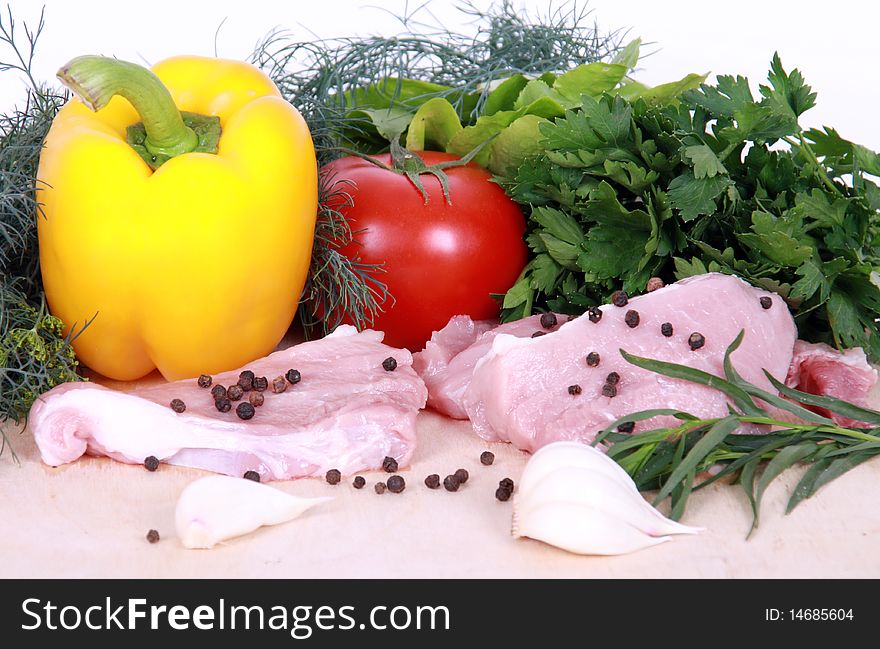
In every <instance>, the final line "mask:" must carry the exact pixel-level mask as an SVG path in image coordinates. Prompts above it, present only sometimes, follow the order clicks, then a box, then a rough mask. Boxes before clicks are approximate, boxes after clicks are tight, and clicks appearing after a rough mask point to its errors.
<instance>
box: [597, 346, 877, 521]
mask: <svg viewBox="0 0 880 649" xmlns="http://www.w3.org/2000/svg"><path fill="white" fill-rule="evenodd" d="M743 335H744V332H740V334H739V335H738V336H737V337H736V339H735V340H734V341H733V342H732V343H731V344H730V346H729V347H728V348H727V351H726V352H725V355H724V370H725V376H724V378H721V377H718V376H715V375H713V374H708V373H706V372H703V371H700V370H697V369H694V368H691V367H687V366H685V365H678V364H676V363H668V362H665V361H658V360H652V359H648V358H642V357H639V356H633V355H632V354H628V353H627V352H625V351H624V350H620V353H621V354H622V355H623V357H624V358H625V359H626V360H627V361H628V362H630V363H632V364H633V365H636V366H637V367H641V368H643V369H646V370H650V371H652V372H656V373H658V374H661V375H663V376H668V377H672V378H677V379H681V380H685V381H690V382H692V383H696V384H699V385H705V386H707V387H711V388H714V389H717V390H720V391H721V392H723V393H724V394H726V395H727V397H728V398H729V399H730V400H731V402H732V407H731V412H730V414H729V415H727V416H726V417H720V418H712V419H700V418H698V417H695V416H694V415H692V414H690V413H688V412H684V411H678V410H670V409H663V410H645V411H641V412H636V413H632V414H628V415H626V416H624V417H621V418H620V419H618V420H617V421H614V422H611V423H610V424H609V425H608V426H607V427H606V428H605V429H604V430H602V431H601V432H600V433H599V435H597V436H596V439H595V441H594V444H600V443H605V444H608V445H609V448H608V455H609V457H611V458H613V459H614V460H616V461H617V462H618V463H619V464H620V465H621V466H622V467H623V468H624V469H625V470H626V471H627V472H628V473H629V474H630V475H631V476H632V477H633V480H634V481H635V483H636V485H637V486H638V488H639V489H640V490H653V489H656V490H658V492H657V496H656V498H655V501H654V503H655V504H658V503H659V502H661V501H662V500H664V499H665V498H667V497H669V498H670V501H671V510H672V517H673V518H675V519H678V518H680V517H681V515H682V514H683V513H684V511H685V506H686V504H687V499H688V496H689V495H690V494H691V492H693V491H696V490H698V489H702V488H703V487H706V486H708V485H710V484H712V483H713V482H715V481H716V480H719V479H721V478H723V477H726V476H738V481H739V484H740V485H741V487H742V488H743V490H744V491H745V493H746V497H747V498H748V500H749V503H750V504H751V508H752V514H753V519H752V527H751V530H750V532H749V533H750V534H751V531H753V530H754V529H755V528H756V527H757V525H758V520H759V514H760V507H761V498H762V496H763V495H764V492H765V491H766V489H767V487H768V485H769V484H770V483H771V482H772V481H773V480H774V479H775V478H777V477H778V476H779V475H780V474H781V473H782V472H783V471H784V470H786V469H788V468H790V467H792V466H794V465H795V464H798V463H804V464H809V465H810V468H809V469H808V471H807V472H806V473H805V474H804V475H803V477H802V478H801V480H800V482H798V484H797V486H796V487H795V488H794V491H793V492H792V494H791V496H790V497H789V501H788V506H787V508H786V513H788V512H790V511H791V510H793V509H794V508H795V507H796V506H797V505H798V504H799V503H800V502H801V501H803V500H805V499H806V498H809V497H810V496H812V495H813V494H814V493H816V491H818V490H819V488H820V487H822V486H823V485H825V484H827V483H828V482H830V481H831V480H833V479H834V478H836V477H838V476H840V475H842V474H843V473H845V472H846V471H848V470H850V469H852V468H854V467H855V466H858V465H859V464H860V463H862V462H864V461H865V460H868V459H870V458H872V457H875V456H877V455H880V412H877V411H874V410H870V409H867V408H862V407H861V406H856V405H854V404H851V403H847V402H845V401H842V400H840V399H835V398H832V397H816V396H815V395H811V394H806V393H803V392H800V391H798V390H794V389H792V388H787V387H785V386H784V385H782V384H781V383H779V381H777V380H776V379H774V378H773V377H771V376H770V375H769V374H768V375H767V377H768V379H769V380H770V381H771V383H772V384H773V387H774V388H775V389H777V390H779V391H780V393H782V394H783V395H785V396H786V397H787V399H782V398H780V397H779V396H777V395H776V394H771V393H770V392H767V391H765V390H763V389H761V388H759V387H757V386H755V385H752V384H750V383H748V382H747V381H745V380H744V379H743V378H742V377H741V376H739V374H737V372H736V370H735V369H734V368H733V364H732V363H731V361H730V355H731V354H732V353H733V352H734V351H735V350H736V349H737V348H738V347H739V345H740V343H741V342H742V339H743ZM756 399H757V400H761V401H763V402H765V403H768V404H770V405H772V406H774V407H776V408H779V409H781V410H784V411H786V412H788V413H790V414H792V415H794V416H795V417H796V418H797V419H798V420H800V421H802V422H803V423H792V422H790V421H782V420H780V419H778V418H774V417H773V416H772V415H771V414H770V413H769V412H768V411H767V409H766V408H765V407H763V406H761V405H759V404H760V401H757V400H756ZM805 405H813V406H821V407H822V408H825V409H826V410H828V411H830V412H832V413H835V414H838V415H841V416H844V417H848V418H852V419H855V420H856V421H860V422H863V423H864V424H865V425H864V426H851V427H847V426H841V425H838V424H836V423H835V422H834V421H833V420H832V419H830V418H829V417H825V416H824V415H821V414H818V413H816V412H813V411H811V410H807V409H806V408H805V407H804V406H805ZM661 415H666V416H672V417H675V418H676V419H678V420H680V422H681V423H679V424H676V425H674V426H668V427H665V428H655V429H651V430H645V431H641V432H638V433H635V434H621V433H618V432H615V430H616V427H617V426H619V425H621V424H623V423H625V422H628V421H643V420H647V419H651V418H653V417H657V416H661ZM756 425H759V426H766V427H767V428H768V430H770V432H768V433H766V434H739V433H738V432H737V431H738V430H739V429H740V428H741V427H743V426H756ZM718 466H720V467H721V468H720V471H718V472H716V473H714V475H712V476H711V477H709V478H707V479H705V480H703V481H702V482H699V483H698V482H697V476H699V475H700V474H703V473H704V472H706V471H708V470H709V469H710V468H712V467H718ZM762 467H763V470H762Z"/></svg>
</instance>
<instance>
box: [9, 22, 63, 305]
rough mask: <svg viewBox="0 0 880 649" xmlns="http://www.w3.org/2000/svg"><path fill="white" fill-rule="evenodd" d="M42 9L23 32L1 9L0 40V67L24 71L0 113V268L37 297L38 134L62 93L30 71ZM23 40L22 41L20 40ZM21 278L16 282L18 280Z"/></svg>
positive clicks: (60, 102) (59, 103) (35, 299)
mask: <svg viewBox="0 0 880 649" xmlns="http://www.w3.org/2000/svg"><path fill="white" fill-rule="evenodd" d="M44 24H45V22H44V18H43V14H42V13H41V14H40V21H39V24H38V25H37V27H36V29H34V30H31V29H29V28H28V26H27V25H26V24H24V25H22V29H23V36H24V38H23V39H20V38H19V37H20V36H21V35H22V32H21V31H18V29H17V28H18V25H17V24H16V22H15V21H14V20H13V17H12V10H11V9H9V8H7V16H6V17H5V19H4V16H3V15H2V14H0V45H5V46H7V47H8V48H9V49H10V50H11V53H12V61H10V62H0V72H6V71H13V72H19V73H21V74H23V75H24V76H25V77H26V78H27V80H28V82H29V83H30V86H29V87H28V88H27V90H26V92H27V94H26V99H25V105H24V108H20V109H19V108H16V109H13V110H12V111H11V112H9V113H7V114H4V115H0V273H2V274H4V275H6V276H7V277H10V278H15V277H20V278H22V281H23V284H21V286H22V289H23V290H24V291H25V293H26V295H27V296H29V297H30V298H32V301H33V303H38V302H39V299H40V298H39V291H40V288H41V287H40V271H39V262H38V260H39V255H38V252H37V230H36V219H37V215H38V213H39V206H38V205H37V201H36V197H35V192H34V190H35V188H36V176H37V164H38V163H39V158H40V151H41V150H42V146H43V139H44V138H45V137H46V133H48V132H49V127H50V126H51V125H52V120H53V119H54V118H55V114H56V113H57V112H58V109H59V108H60V107H61V106H62V105H63V104H64V102H65V101H66V100H67V95H66V94H63V93H59V92H56V91H54V90H52V89H49V88H47V87H45V86H42V85H40V84H39V83H38V82H37V81H36V80H35V79H34V76H33V74H32V72H31V64H32V62H33V58H34V51H35V48H36V43H37V40H38V38H39V36H40V34H41V32H42V31H43V27H44ZM19 40H24V43H21V44H20V43H19ZM19 283H21V282H19Z"/></svg>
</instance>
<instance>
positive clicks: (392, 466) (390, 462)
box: [382, 455, 397, 473]
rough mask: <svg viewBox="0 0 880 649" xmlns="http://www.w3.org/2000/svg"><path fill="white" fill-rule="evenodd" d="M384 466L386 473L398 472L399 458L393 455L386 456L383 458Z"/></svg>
mask: <svg viewBox="0 0 880 649" xmlns="http://www.w3.org/2000/svg"><path fill="white" fill-rule="evenodd" d="M382 468H383V469H384V470H385V472H386V473H396V472H397V460H395V459H394V458H393V457H390V456H387V455H386V456H385V459H384V460H382Z"/></svg>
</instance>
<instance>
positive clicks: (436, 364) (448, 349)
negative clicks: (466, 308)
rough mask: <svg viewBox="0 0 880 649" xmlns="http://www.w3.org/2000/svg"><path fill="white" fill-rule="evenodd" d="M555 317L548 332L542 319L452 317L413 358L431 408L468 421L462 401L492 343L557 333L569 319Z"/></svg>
mask: <svg viewBox="0 0 880 649" xmlns="http://www.w3.org/2000/svg"><path fill="white" fill-rule="evenodd" d="M554 315H555V314H554ZM555 317H556V322H557V324H556V325H554V326H552V327H550V328H549V329H545V328H544V327H542V326H541V316H540V315H533V316H529V317H527V318H522V319H521V320H516V321H515V322H508V323H506V324H503V325H498V323H497V322H495V321H492V320H477V321H474V320H471V319H470V318H469V317H468V316H466V315H457V316H453V317H452V318H451V319H450V320H449V323H448V324H447V325H446V326H445V327H443V329H441V330H440V331H435V332H434V333H433V335H432V336H431V340H429V341H428V342H427V344H426V345H425V349H424V350H422V351H420V352H417V353H415V354H413V369H415V371H416V372H418V374H419V376H421V377H422V380H423V381H424V382H425V385H426V386H427V387H428V405H429V406H430V407H431V408H433V409H434V410H436V411H437V412H440V413H442V414H444V415H446V416H447V417H452V418H453V419H467V418H468V416H467V413H466V412H465V410H464V405H463V403H462V398H463V397H464V392H465V390H466V389H467V387H468V386H469V385H470V383H471V377H472V376H473V373H474V367H475V366H476V364H477V361H478V360H480V359H481V358H482V357H483V356H485V355H486V353H487V352H488V351H489V348H490V347H491V346H492V339H493V338H494V337H495V336H497V335H498V334H508V335H511V336H517V337H518V338H524V337H531V336H532V335H533V334H535V333H536V332H542V333H547V332H549V331H555V330H556V329H557V328H558V327H559V323H562V322H565V320H566V318H567V317H568V316H561V315H555Z"/></svg>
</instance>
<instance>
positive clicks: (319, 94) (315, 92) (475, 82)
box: [251, 0, 624, 332]
mask: <svg viewBox="0 0 880 649" xmlns="http://www.w3.org/2000/svg"><path fill="white" fill-rule="evenodd" d="M426 4H427V3H426ZM425 7H426V5H421V6H420V7H419V8H418V10H417V11H416V14H417V13H418V11H420V10H423V9H425ZM459 9H460V10H461V11H462V12H464V13H465V14H466V15H467V16H469V17H470V20H471V24H472V26H473V31H472V33H469V34H463V33H457V32H453V31H450V30H448V29H445V28H442V27H439V26H436V25H430V24H425V23H420V22H418V21H417V20H416V15H415V14H411V15H406V16H404V17H402V18H400V20H401V24H402V26H403V29H402V31H401V33H399V34H396V35H394V36H391V37H386V36H367V37H356V38H338V39H330V40H308V41H302V42H298V41H295V40H292V39H291V38H290V37H289V36H288V35H286V34H284V33H282V32H274V33H271V34H269V35H268V36H267V37H266V39H265V40H264V41H263V42H262V43H260V44H259V45H258V47H257V49H256V51H255V52H254V54H253V55H252V57H251V59H252V62H253V63H255V64H256V65H258V66H259V67H260V68H262V69H263V70H264V71H265V72H267V74H268V75H269V76H270V77H271V78H272V80H273V81H274V82H275V84H276V85H277V86H278V88H279V89H280V90H281V92H282V94H283V95H284V97H285V98H286V99H287V100H288V101H289V102H290V103H291V104H293V105H294V106H296V107H297V109H298V110H299V111H300V112H301V113H302V114H303V116H304V118H305V119H306V122H307V123H308V124H309V128H310V129H311V133H312V138H313V139H314V142H315V149H316V153H317V156H318V162H319V164H324V163H327V162H329V161H331V160H333V159H335V158H337V157H339V156H340V155H343V153H342V152H343V151H345V150H347V149H348V150H350V149H355V150H357V151H359V152H361V153H368V154H373V153H378V152H381V151H385V150H387V149H388V146H389V141H388V139H387V138H386V137H383V135H382V134H380V133H379V132H377V129H376V126H375V124H374V123H373V121H372V119H371V117H370V116H369V115H368V114H365V113H364V112H362V111H359V110H358V108H361V107H362V108H370V109H373V108H376V107H377V106H381V107H383V108H398V107H402V108H406V109H408V110H411V111H414V110H415V109H416V106H417V105H418V104H420V103H423V102H424V101H425V99H426V98H428V97H444V98H446V99H448V100H449V101H450V103H452V105H453V106H454V107H455V109H456V111H457V112H458V114H459V117H460V118H461V120H462V123H463V124H465V125H467V124H472V123H473V122H474V121H476V118H477V117H478V116H479V115H480V111H481V108H482V105H483V103H484V101H485V99H486V96H487V95H488V93H489V91H490V90H491V88H492V83H493V82H497V81H499V80H502V79H505V78H507V77H509V76H511V75H513V74H517V73H522V74H531V75H540V74H543V73H545V72H564V71H566V70H569V69H572V68H574V67H576V66H578V65H580V64H582V63H588V62H593V61H599V60H603V59H607V58H608V57H609V56H610V55H611V54H613V53H615V52H617V51H618V50H619V49H620V42H621V39H622V38H623V36H624V34H622V33H621V32H609V33H603V32H601V31H600V30H599V28H598V26H597V25H596V23H595V22H594V21H591V20H590V18H591V13H590V12H589V11H587V10H586V8H585V7H584V6H578V4H577V3H568V4H565V5H563V6H561V7H557V8H555V9H553V8H551V9H549V10H548V11H547V13H546V14H545V15H536V16H529V15H526V14H524V13H523V12H521V11H518V10H516V9H515V8H514V7H513V5H512V3H511V2H510V1H509V0H502V1H501V2H499V3H496V4H494V5H492V6H491V7H490V8H489V9H487V10H485V11H484V10H480V9H478V8H476V7H474V6H473V5H472V4H468V3H465V4H462V5H460V6H459ZM326 190H327V188H326V187H325V188H323V189H322V194H323V195H324V196H325V197H333V198H334V200H335V199H336V198H338V197H339V192H338V191H337V190H333V191H329V192H328V191H326ZM348 200H350V197H349V198H348ZM343 208H344V203H337V204H336V205H327V204H326V203H325V202H324V201H323V200H322V203H321V207H320V212H319V218H318V222H319V229H318V231H317V232H316V238H315V247H314V253H313V262H312V272H311V274H310V276H309V279H308V283H307V287H306V292H305V293H304V295H303V307H304V308H301V309H300V310H299V311H298V317H299V319H300V321H301V322H302V324H303V325H304V327H305V329H306V331H307V332H309V331H311V330H315V329H316V330H318V331H319V332H326V331H330V330H332V329H333V327H335V326H336V325H337V324H338V323H339V322H341V321H342V320H343V319H345V320H349V321H353V322H355V323H356V324H358V326H362V325H363V324H369V323H370V322H371V321H372V318H373V316H374V315H375V313H376V312H377V311H378V310H380V309H381V308H383V305H386V304H385V303H386V301H388V300H392V299H393V296H390V295H388V293H387V291H386V290H385V287H384V285H382V284H381V281H380V279H379V278H378V277H377V275H376V273H377V272H379V269H378V268H375V267H372V268H371V267H369V266H365V265H363V264H359V263H353V264H351V263H348V262H346V261H344V259H343V257H342V256H341V255H340V254H339V253H338V252H337V250H338V248H340V247H342V245H344V243H345V242H347V239H348V238H349V237H350V234H351V233H350V231H349V230H348V227H347V225H345V224H344V221H345V217H344V215H343V214H342V213H341V211H342V210H343ZM322 223H324V224H325V227H324V230H323V231H322V230H321V224H322ZM328 235H329V236H328ZM334 235H339V236H340V237H341V240H342V243H339V241H334V239H333V236H334Z"/></svg>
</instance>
